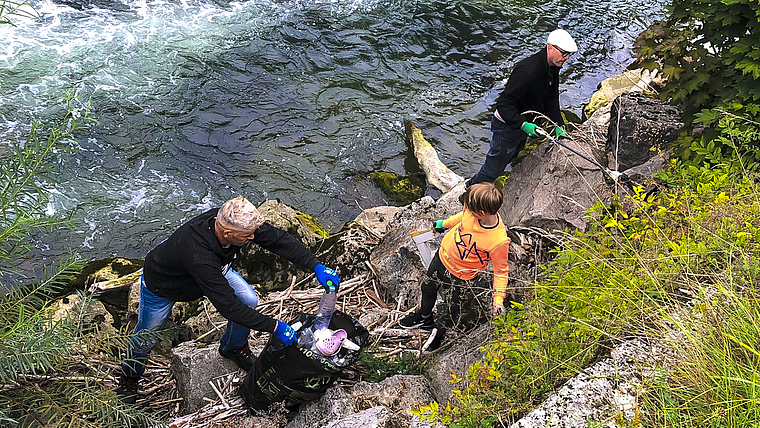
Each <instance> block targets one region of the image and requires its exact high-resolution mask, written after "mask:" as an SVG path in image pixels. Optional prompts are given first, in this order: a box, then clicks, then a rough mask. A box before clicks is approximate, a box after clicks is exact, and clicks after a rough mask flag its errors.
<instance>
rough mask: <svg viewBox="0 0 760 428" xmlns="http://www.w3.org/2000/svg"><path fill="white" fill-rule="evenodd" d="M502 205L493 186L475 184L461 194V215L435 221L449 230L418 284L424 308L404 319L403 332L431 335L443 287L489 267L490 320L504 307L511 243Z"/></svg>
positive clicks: (473, 276)
mask: <svg viewBox="0 0 760 428" xmlns="http://www.w3.org/2000/svg"><path fill="white" fill-rule="evenodd" d="M503 200H504V196H503V195H502V193H501V191H500V190H499V189H497V188H496V186H494V185H493V183H486V182H484V183H477V184H473V185H472V186H470V187H469V188H468V189H467V190H466V191H465V194H464V208H463V209H462V212H460V213H458V214H456V215H453V216H451V217H449V218H447V219H446V220H438V221H436V222H435V229H436V230H438V231H443V230H445V229H447V228H450V229H451V230H449V231H448V232H447V233H446V235H445V236H444V237H443V241H442V242H441V247H440V248H439V249H438V251H437V252H436V253H435V257H433V260H432V261H431V262H430V267H429V268H428V271H427V278H426V279H425V280H423V282H422V284H421V289H422V303H421V304H420V309H419V311H417V312H415V313H413V314H411V315H409V316H407V317H405V318H402V319H401V320H400V321H399V325H400V326H401V327H403V328H415V327H419V328H422V329H425V330H432V329H433V328H434V327H435V321H434V318H433V307H434V306H435V300H436V296H437V295H438V289H439V288H440V286H441V285H453V286H462V285H464V284H465V281H467V280H470V279H473V278H475V277H476V276H477V275H478V272H481V271H483V270H485V269H486V267H487V266H488V262H489V261H492V262H493V271H494V278H493V304H492V308H491V312H492V314H493V315H496V314H498V312H499V311H500V310H501V309H502V308H503V306H504V298H505V297H506V295H507V282H508V278H509V264H508V263H507V256H508V255H509V242H510V241H509V238H508V237H507V228H506V227H505V226H504V223H503V222H502V221H501V217H499V214H498V212H499V208H500V207H501V204H502V202H503Z"/></svg>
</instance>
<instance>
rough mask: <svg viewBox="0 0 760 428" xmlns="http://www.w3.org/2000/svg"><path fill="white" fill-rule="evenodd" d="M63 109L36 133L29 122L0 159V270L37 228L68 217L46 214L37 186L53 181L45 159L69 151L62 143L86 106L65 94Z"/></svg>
mask: <svg viewBox="0 0 760 428" xmlns="http://www.w3.org/2000/svg"><path fill="white" fill-rule="evenodd" d="M65 107H66V112H65V113H64V116H63V119H62V120H61V121H60V122H59V124H58V125H56V126H53V127H51V128H49V129H48V130H47V135H46V136H44V137H42V138H41V136H40V135H39V134H40V124H39V123H38V122H35V123H34V124H33V125H32V128H31V131H30V133H29V137H28V138H27V140H26V141H25V142H24V143H16V142H11V143H10V148H9V149H10V153H9V154H8V155H5V156H3V157H2V158H0V183H2V184H0V271H2V270H12V269H13V266H14V263H13V262H14V261H15V260H16V259H17V258H18V257H19V256H21V255H23V254H25V253H26V252H27V251H28V250H29V249H30V248H31V247H32V246H33V245H34V244H33V242H32V241H31V240H30V239H29V235H30V233H31V232H33V231H37V230H43V231H44V230H52V229H54V228H58V227H62V226H66V225H67V224H69V222H68V219H66V218H63V217H62V216H60V215H48V213H46V208H47V203H48V196H47V193H46V191H45V190H44V189H43V188H42V187H41V183H42V182H44V181H48V182H49V181H53V178H52V177H51V175H50V170H49V167H48V165H47V164H46V163H45V159H46V158H47V156H49V155H50V154H52V153H54V152H57V151H67V150H69V149H68V148H67V146H66V145H65V143H67V142H68V139H70V138H71V136H72V134H73V133H74V132H75V131H77V130H79V129H81V128H82V127H84V126H85V124H86V123H87V122H88V121H93V119H92V118H90V117H89V114H88V112H89V109H87V108H86V109H85V110H84V112H80V111H79V110H78V109H76V108H75V106H74V97H73V95H72V93H71V92H70V93H69V94H67V95H66V100H65Z"/></svg>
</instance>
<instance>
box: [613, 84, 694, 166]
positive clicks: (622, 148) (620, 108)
mask: <svg viewBox="0 0 760 428" xmlns="http://www.w3.org/2000/svg"><path fill="white" fill-rule="evenodd" d="M683 125H684V124H683V122H682V121H681V111H680V110H679V109H678V108H676V107H673V106H670V105H667V104H665V103H663V102H662V101H660V100H659V99H658V98H654V97H652V96H650V95H647V94H644V93H628V94H624V95H621V96H620V97H618V98H616V99H615V101H614V102H613V103H612V109H611V111H610V123H609V131H608V137H607V151H608V152H609V153H611V154H612V155H613V157H614V159H616V162H617V164H613V165H611V168H612V169H618V170H621V171H623V170H626V169H629V168H633V167H634V166H638V165H641V164H643V163H644V162H646V161H648V160H649V159H651V158H652V156H653V155H654V154H655V153H653V150H654V151H657V150H659V151H663V150H665V147H667V146H668V144H669V143H672V142H674V141H675V140H676V138H678V134H679V133H680V131H681V129H682V128H683Z"/></svg>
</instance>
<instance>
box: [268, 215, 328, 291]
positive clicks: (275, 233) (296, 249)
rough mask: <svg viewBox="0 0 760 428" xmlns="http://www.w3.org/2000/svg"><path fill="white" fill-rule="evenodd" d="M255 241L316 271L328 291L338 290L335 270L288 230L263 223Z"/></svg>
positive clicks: (320, 281) (295, 262) (318, 278)
mask: <svg viewBox="0 0 760 428" xmlns="http://www.w3.org/2000/svg"><path fill="white" fill-rule="evenodd" d="M253 242H254V243H255V244H257V245H259V246H261V247H262V248H264V249H266V250H269V251H271V252H273V253H275V254H277V255H278V256H281V257H284V258H286V259H288V260H290V261H291V262H292V263H293V264H295V265H296V266H300V267H302V268H306V269H309V270H312V271H314V274H315V275H316V277H317V280H318V281H319V283H320V284H322V286H323V287H325V290H327V291H328V292H332V291H338V286H339V285H340V279H339V278H338V275H337V273H336V272H335V270H333V269H330V268H328V267H326V266H324V265H323V264H322V263H320V262H319V260H317V256H315V255H314V253H312V252H311V250H309V249H308V248H306V246H305V245H304V244H303V243H302V242H301V241H299V240H297V239H296V238H294V237H293V236H292V235H291V234H289V233H288V232H286V231H284V230H282V229H280V228H277V227H274V226H272V225H271V224H269V223H263V224H262V225H261V226H259V227H258V229H256V233H255V234H254V236H253Z"/></svg>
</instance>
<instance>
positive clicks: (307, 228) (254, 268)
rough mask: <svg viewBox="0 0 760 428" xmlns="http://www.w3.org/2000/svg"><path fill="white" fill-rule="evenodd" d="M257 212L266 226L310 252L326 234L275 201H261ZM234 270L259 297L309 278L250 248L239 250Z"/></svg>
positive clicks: (283, 263)
mask: <svg viewBox="0 0 760 428" xmlns="http://www.w3.org/2000/svg"><path fill="white" fill-rule="evenodd" d="M258 210H259V212H260V213H261V216H262V217H263V218H264V219H265V220H266V221H267V222H268V223H269V224H271V225H273V226H276V227H278V228H280V229H283V230H285V231H287V232H288V233H290V234H291V235H293V237H294V238H296V239H297V240H299V241H301V242H302V243H303V244H304V245H306V246H307V247H308V248H310V249H312V251H314V250H315V249H317V248H319V246H320V245H321V244H322V242H323V240H324V238H325V237H327V233H326V232H325V231H324V230H323V229H322V228H321V227H320V226H319V225H318V224H317V223H316V222H315V221H314V219H313V218H312V217H310V216H308V215H306V214H304V213H302V212H300V211H298V210H295V209H293V208H291V207H289V206H288V205H286V204H285V203H283V202H282V201H280V200H279V199H277V200H268V201H265V202H264V203H263V204H261V205H260V206H259V207H258ZM234 269H235V270H236V271H237V272H238V273H239V274H240V276H242V277H243V278H244V279H245V280H246V281H248V283H249V284H251V285H253V286H254V288H256V290H259V291H261V292H262V293H263V294H266V293H267V292H269V291H274V290H284V289H286V288H287V287H289V286H290V285H291V284H292V282H293V278H294V277H295V280H296V281H301V280H302V279H304V278H305V277H307V276H308V275H311V274H312V273H311V272H308V271H306V270H304V269H301V268H299V267H297V266H295V265H293V264H292V263H290V262H289V261H288V260H285V259H284V258H282V257H280V256H278V255H276V254H273V253H270V252H269V251H267V250H265V249H263V248H261V247H259V246H258V245H253V244H249V245H246V246H244V247H243V248H242V249H241V251H240V256H239V257H238V259H237V260H236V261H235V264H234Z"/></svg>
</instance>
